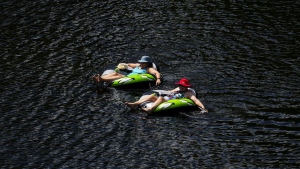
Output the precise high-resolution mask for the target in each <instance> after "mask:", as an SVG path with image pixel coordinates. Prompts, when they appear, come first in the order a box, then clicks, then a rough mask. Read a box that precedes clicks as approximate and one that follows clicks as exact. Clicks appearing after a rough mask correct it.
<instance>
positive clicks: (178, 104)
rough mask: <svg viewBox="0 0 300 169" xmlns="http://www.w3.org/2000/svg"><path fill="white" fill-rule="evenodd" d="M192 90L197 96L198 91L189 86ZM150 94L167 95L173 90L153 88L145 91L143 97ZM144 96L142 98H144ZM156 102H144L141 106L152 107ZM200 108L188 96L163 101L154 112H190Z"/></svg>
mask: <svg viewBox="0 0 300 169" xmlns="http://www.w3.org/2000/svg"><path fill="white" fill-rule="evenodd" d="M188 89H189V90H190V91H192V92H193V93H194V94H195V96H197V93H196V92H195V90H193V89H192V88H188ZM150 94H156V95H158V96H167V95H170V94H171V92H169V91H166V90H152V91H149V92H147V93H145V94H144V95H143V96H142V97H145V96H147V95H150ZM142 97H141V98H140V99H142ZM153 104H154V103H153V102H151V101H146V102H143V103H141V104H140V105H139V108H151V107H152V105H153ZM194 110H199V108H198V106H197V105H196V104H195V103H194V101H192V100H191V99H187V98H180V99H172V100H168V101H166V102H163V103H161V104H160V105H158V106H157V107H156V108H155V109H154V110H153V113H155V114H160V113H164V114H166V113H171V114H176V113H178V112H188V111H194Z"/></svg>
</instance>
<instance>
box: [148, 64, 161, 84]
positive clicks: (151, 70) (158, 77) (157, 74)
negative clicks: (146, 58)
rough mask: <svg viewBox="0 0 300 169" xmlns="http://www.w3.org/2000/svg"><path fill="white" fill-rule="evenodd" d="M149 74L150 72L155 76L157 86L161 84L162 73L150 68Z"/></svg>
mask: <svg viewBox="0 0 300 169" xmlns="http://www.w3.org/2000/svg"><path fill="white" fill-rule="evenodd" d="M148 72H149V73H150V74H153V75H154V76H155V77H156V85H159V84H160V83H161V80H160V78H161V76H160V73H159V72H158V71H157V70H155V69H153V68H149V69H148Z"/></svg>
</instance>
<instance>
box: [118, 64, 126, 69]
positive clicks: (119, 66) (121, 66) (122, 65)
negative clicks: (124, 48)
mask: <svg viewBox="0 0 300 169" xmlns="http://www.w3.org/2000/svg"><path fill="white" fill-rule="evenodd" d="M117 68H118V69H119V70H125V69H127V68H128V65H127V64H126V63H119V64H118V66H117Z"/></svg>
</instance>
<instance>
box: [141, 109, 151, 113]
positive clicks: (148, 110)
mask: <svg viewBox="0 0 300 169" xmlns="http://www.w3.org/2000/svg"><path fill="white" fill-rule="evenodd" d="M141 109H142V110H143V111H145V112H146V113H148V114H151V113H152V111H151V109H150V108H144V107H143V108H141Z"/></svg>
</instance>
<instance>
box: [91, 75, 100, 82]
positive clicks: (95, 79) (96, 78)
mask: <svg viewBox="0 0 300 169" xmlns="http://www.w3.org/2000/svg"><path fill="white" fill-rule="evenodd" d="M92 79H93V80H94V82H95V83H99V82H100V75H99V74H96V75H94V76H93V77H92Z"/></svg>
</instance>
